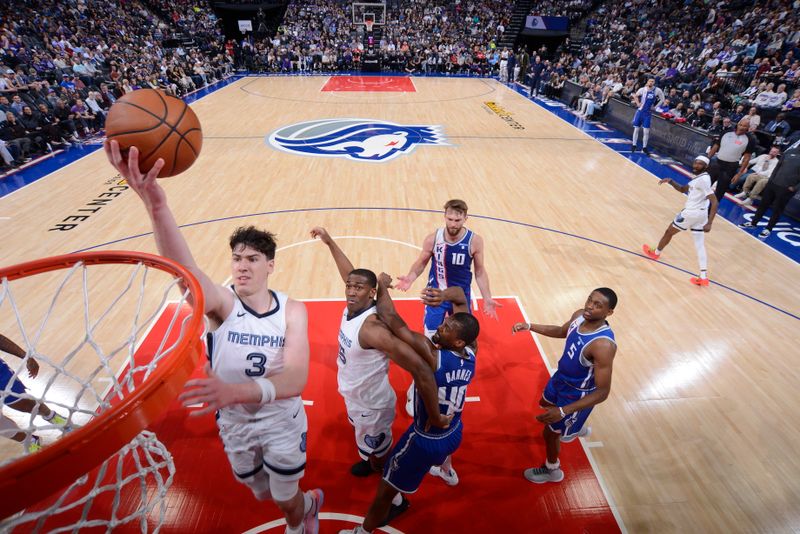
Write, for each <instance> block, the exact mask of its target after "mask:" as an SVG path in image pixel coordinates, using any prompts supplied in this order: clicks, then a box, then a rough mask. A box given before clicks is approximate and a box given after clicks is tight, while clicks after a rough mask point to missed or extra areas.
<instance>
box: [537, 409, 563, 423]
mask: <svg viewBox="0 0 800 534" xmlns="http://www.w3.org/2000/svg"><path fill="white" fill-rule="evenodd" d="M542 409H543V410H544V413H540V414H539V415H537V416H536V420H537V421H539V422H540V423H544V424H546V425H549V424H551V423H557V422H559V421H561V420H562V419H563V417H561V412H560V411H559V409H558V406H549V407H547V408H542Z"/></svg>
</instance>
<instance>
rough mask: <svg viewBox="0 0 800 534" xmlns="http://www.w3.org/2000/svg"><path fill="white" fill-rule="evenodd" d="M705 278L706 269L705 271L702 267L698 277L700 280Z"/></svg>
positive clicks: (706, 275) (706, 274)
mask: <svg viewBox="0 0 800 534" xmlns="http://www.w3.org/2000/svg"><path fill="white" fill-rule="evenodd" d="M707 278H708V271H706V270H705V269H703V270H702V271H700V279H701V280H705V279H707Z"/></svg>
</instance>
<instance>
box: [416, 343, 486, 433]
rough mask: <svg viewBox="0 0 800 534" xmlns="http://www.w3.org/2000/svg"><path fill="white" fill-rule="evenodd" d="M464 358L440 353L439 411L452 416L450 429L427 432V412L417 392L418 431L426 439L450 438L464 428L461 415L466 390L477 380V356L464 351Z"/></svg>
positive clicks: (436, 428) (431, 429) (429, 430)
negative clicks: (452, 433)
mask: <svg viewBox="0 0 800 534" xmlns="http://www.w3.org/2000/svg"><path fill="white" fill-rule="evenodd" d="M464 355H465V357H461V356H459V355H458V354H456V353H455V352H452V351H449V350H444V349H441V350H439V365H438V367H437V369H436V371H434V373H433V376H434V378H435V379H436V387H437V388H438V390H439V411H440V413H442V414H444V415H453V420H452V421H451V423H450V427H449V428H438V427H434V426H432V427H431V428H430V429H428V430H427V431H425V425H427V424H428V412H427V411H426V410H425V405H424V403H423V402H422V399H421V398H420V397H419V394H418V393H417V392H416V390H415V391H414V393H415V394H414V397H415V400H414V401H415V403H416V409H415V410H414V414H415V415H414V427H415V430H416V431H417V432H418V433H419V434H421V435H423V436H431V437H440V436H443V435H447V434H450V433H451V432H453V431H455V430H457V429H459V428H460V426H461V411H462V410H463V409H464V402H465V400H466V398H467V386H468V385H469V383H470V382H471V381H472V379H473V377H474V376H475V353H474V352H473V351H472V350H471V349H469V348H465V349H464Z"/></svg>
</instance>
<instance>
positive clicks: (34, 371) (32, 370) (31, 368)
mask: <svg viewBox="0 0 800 534" xmlns="http://www.w3.org/2000/svg"><path fill="white" fill-rule="evenodd" d="M25 367H27V368H28V376H29V377H31V378H36V375H38V374H39V362H37V361H36V360H34V359H33V358H28V361H26V362H25Z"/></svg>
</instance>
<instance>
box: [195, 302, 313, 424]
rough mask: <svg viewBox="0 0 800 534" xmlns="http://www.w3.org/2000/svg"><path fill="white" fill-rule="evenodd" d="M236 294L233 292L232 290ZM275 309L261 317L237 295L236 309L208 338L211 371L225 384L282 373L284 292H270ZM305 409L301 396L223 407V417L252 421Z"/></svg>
mask: <svg viewBox="0 0 800 534" xmlns="http://www.w3.org/2000/svg"><path fill="white" fill-rule="evenodd" d="M231 291H232V292H233V289H232V288H231ZM270 294H271V295H272V307H271V309H270V310H269V311H268V312H266V313H262V314H259V313H257V312H256V311H255V310H252V309H250V308H249V307H248V306H246V305H245V304H244V303H243V302H242V301H241V300H240V299H239V297H238V295H236V294H235V292H234V299H233V309H232V310H231V313H230V314H229V315H228V316H227V317H226V318H225V320H224V321H223V322H222V324H221V325H220V326H219V328H217V329H216V330H215V331H214V332H212V333H211V335H210V336H209V347H208V353H209V355H210V357H211V368H212V369H213V370H214V372H215V373H216V374H217V376H219V378H220V379H221V380H222V381H224V382H232V383H237V382H246V381H247V380H253V379H256V378H259V377H265V378H269V377H270V376H273V375H275V374H278V373H280V372H281V371H283V345H284V341H285V336H286V301H287V300H288V297H287V296H286V295H285V294H284V293H280V292H277V291H272V290H270ZM297 406H300V407H302V400H301V398H300V396H299V395H298V396H296V397H290V398H286V399H280V400H276V401H273V402H270V403H268V404H232V405H230V406H226V407H224V408H220V410H219V414H220V418H221V419H223V420H230V421H239V422H244V421H249V420H252V419H262V418H266V417H273V416H277V415H282V414H284V413H286V412H287V411H291V412H292V413H294V412H296V411H297Z"/></svg>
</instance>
